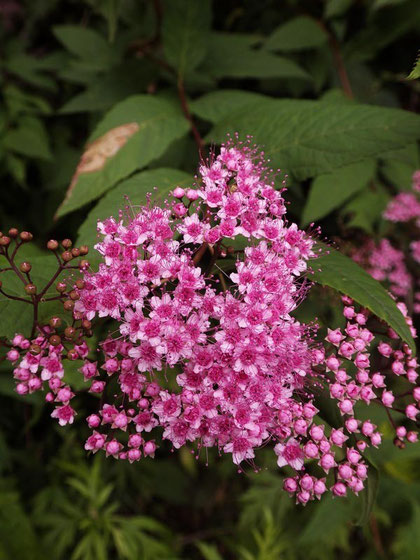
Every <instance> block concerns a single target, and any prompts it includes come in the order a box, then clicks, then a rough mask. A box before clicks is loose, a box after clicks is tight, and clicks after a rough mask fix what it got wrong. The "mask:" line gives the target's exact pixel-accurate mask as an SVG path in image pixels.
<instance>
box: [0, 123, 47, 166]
mask: <svg viewBox="0 0 420 560" xmlns="http://www.w3.org/2000/svg"><path fill="white" fill-rule="evenodd" d="M48 144H49V140H48V135H47V132H46V130H45V126H44V124H43V122H42V121H41V120H39V119H38V118H36V117H28V116H27V117H22V118H21V119H20V121H19V123H18V126H17V127H16V128H13V129H11V130H9V131H8V132H7V133H6V134H5V135H4V137H3V145H4V146H5V148H6V149H8V150H12V151H13V152H16V153H18V154H21V155H23V156H27V157H30V158H39V159H51V152H50V148H49V145H48Z"/></svg>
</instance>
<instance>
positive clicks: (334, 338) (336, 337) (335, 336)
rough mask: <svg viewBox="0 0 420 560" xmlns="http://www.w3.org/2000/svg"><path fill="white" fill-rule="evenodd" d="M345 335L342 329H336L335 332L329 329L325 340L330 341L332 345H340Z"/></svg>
mask: <svg viewBox="0 0 420 560" xmlns="http://www.w3.org/2000/svg"><path fill="white" fill-rule="evenodd" d="M343 338H344V337H343V335H342V334H341V331H340V329H335V330H334V331H333V330H331V329H328V334H327V336H326V338H325V340H328V342H331V344H334V345H336V346H337V345H338V344H339V343H340V342H341V341H342V340H343Z"/></svg>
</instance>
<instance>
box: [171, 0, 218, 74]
mask: <svg viewBox="0 0 420 560" xmlns="http://www.w3.org/2000/svg"><path fill="white" fill-rule="evenodd" d="M210 23H211V9H210V1H209V0H201V1H200V2H197V1H196V0H167V1H166V2H165V9H164V19H163V25H162V40H163V50H164V53H165V57H166V60H167V61H168V62H169V64H170V65H171V66H172V67H173V68H175V69H176V71H177V73H178V75H180V76H184V74H185V73H186V72H187V71H188V72H190V71H192V70H195V68H196V67H197V66H198V64H200V62H201V61H202V60H203V58H204V57H205V55H206V52H207V43H208V32H209V29H210Z"/></svg>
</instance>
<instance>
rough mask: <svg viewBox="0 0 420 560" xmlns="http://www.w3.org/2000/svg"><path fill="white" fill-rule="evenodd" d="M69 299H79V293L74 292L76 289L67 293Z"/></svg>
mask: <svg viewBox="0 0 420 560" xmlns="http://www.w3.org/2000/svg"><path fill="white" fill-rule="evenodd" d="M69 296H70V299H72V300H73V301H77V300H78V299H80V296H79V294H78V293H77V292H76V290H72V291H71V292H70V293H69Z"/></svg>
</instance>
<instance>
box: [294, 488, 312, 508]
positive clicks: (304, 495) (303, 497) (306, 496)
mask: <svg viewBox="0 0 420 560" xmlns="http://www.w3.org/2000/svg"><path fill="white" fill-rule="evenodd" d="M310 499H311V495H310V493H309V492H306V491H305V490H304V491H303V492H298V494H297V495H296V500H297V501H298V502H299V503H300V504H302V505H305V504H307V503H308V502H309V500H310Z"/></svg>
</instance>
